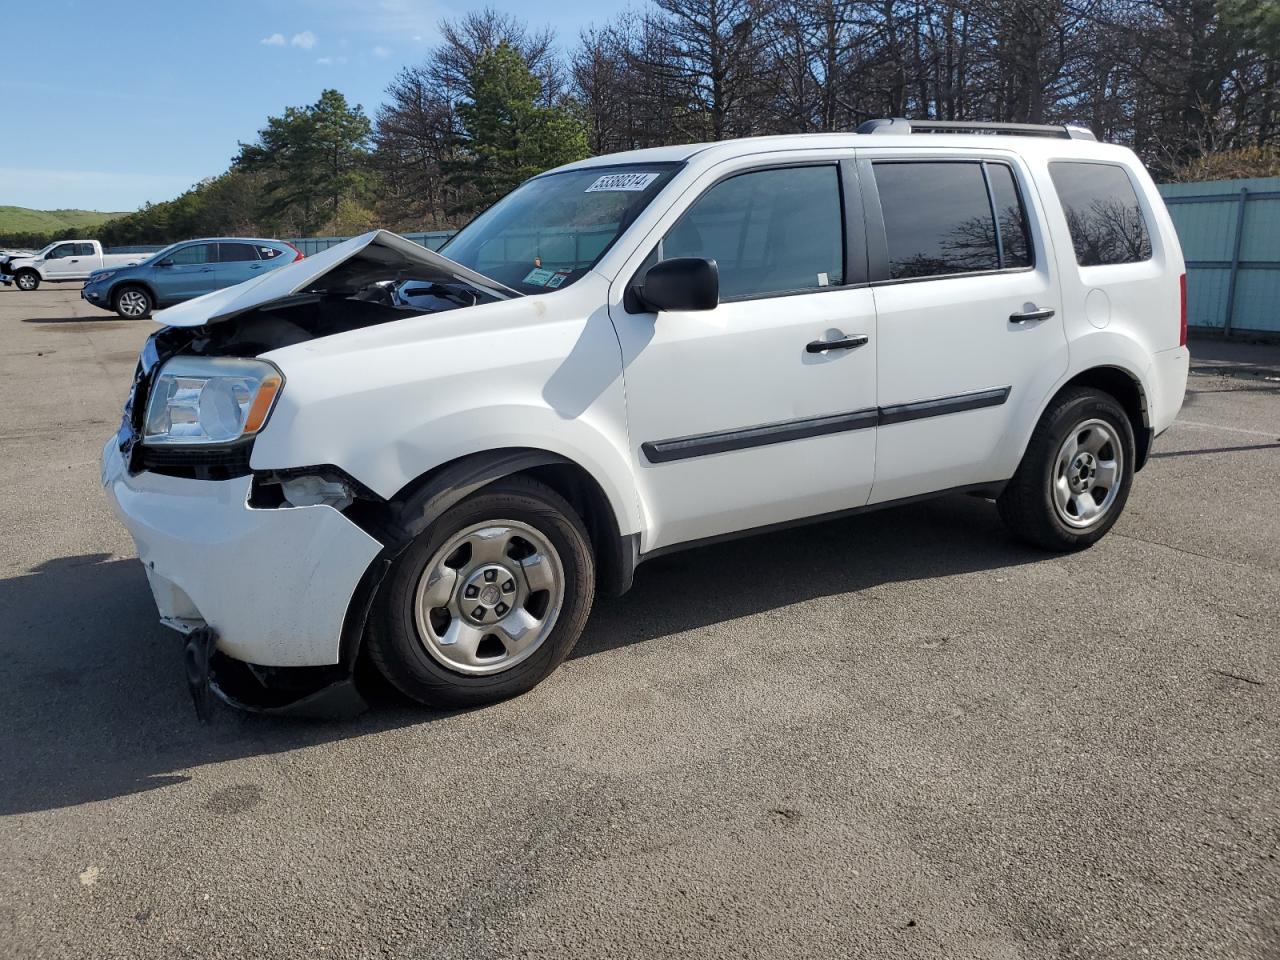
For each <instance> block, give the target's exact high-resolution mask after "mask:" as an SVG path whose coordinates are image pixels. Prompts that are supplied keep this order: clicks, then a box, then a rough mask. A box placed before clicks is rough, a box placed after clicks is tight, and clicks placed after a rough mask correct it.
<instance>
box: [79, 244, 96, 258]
mask: <svg viewBox="0 0 1280 960" xmlns="http://www.w3.org/2000/svg"><path fill="white" fill-rule="evenodd" d="M76 256H77V257H92V256H93V244H92V243H77V244H76Z"/></svg>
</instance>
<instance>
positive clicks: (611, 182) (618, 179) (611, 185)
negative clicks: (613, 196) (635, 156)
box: [583, 173, 658, 193]
mask: <svg viewBox="0 0 1280 960" xmlns="http://www.w3.org/2000/svg"><path fill="white" fill-rule="evenodd" d="M657 179H658V175H657V174H656V173H610V174H606V175H605V176H603V177H599V178H598V179H597V180H596V182H595V183H593V184H591V186H589V187H587V189H586V190H584V191H583V193H606V192H618V191H627V192H632V191H635V192H638V191H640V190H644V189H645V188H646V187H648V186H649V184H651V183H653V181H655V180H657Z"/></svg>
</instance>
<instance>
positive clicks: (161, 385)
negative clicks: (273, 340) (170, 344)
mask: <svg viewBox="0 0 1280 960" xmlns="http://www.w3.org/2000/svg"><path fill="white" fill-rule="evenodd" d="M283 384H284V378H283V377H282V376H281V375H280V371H279V370H277V369H276V368H275V366H273V365H272V364H270V363H267V362H266V361H265V360H240V359H235V358H232V357H174V358H173V359H172V360H170V361H169V362H168V363H166V364H165V365H164V366H163V367H161V368H160V373H159V375H158V376H157V377H156V378H155V382H154V383H153V384H152V387H151V397H150V399H149V400H148V401H147V420H146V424H145V426H144V428H143V437H142V442H143V443H145V444H147V445H149V446H159V445H162V444H201V443H228V442H230V441H233V440H239V439H240V438H242V437H248V436H252V435H253V434H255V433H257V432H258V431H259V430H261V429H262V425H263V424H264V423H266V422H267V416H268V415H269V414H270V413H271V408H272V406H273V405H274V404H275V400H276V397H277V396H278V395H279V393H280V388H281V386H282V385H283Z"/></svg>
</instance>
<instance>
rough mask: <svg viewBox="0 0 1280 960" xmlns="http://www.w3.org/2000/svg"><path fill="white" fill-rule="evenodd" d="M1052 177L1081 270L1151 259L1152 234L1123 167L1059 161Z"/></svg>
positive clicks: (1050, 165)
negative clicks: (1148, 230) (1148, 229)
mask: <svg viewBox="0 0 1280 960" xmlns="http://www.w3.org/2000/svg"><path fill="white" fill-rule="evenodd" d="M1049 175H1050V176H1051V177H1052V178H1053V185H1054V187H1055V188H1056V189H1057V191H1058V199H1059V200H1061V201H1062V212H1063V213H1064V214H1066V217H1067V228H1068V229H1069V230H1070V231H1071V245H1072V246H1073V247H1075V251H1076V263H1078V264H1080V266H1082V267H1096V266H1105V265H1109V264H1117V263H1140V262H1142V261H1143V260H1150V259H1151V235H1150V234H1149V233H1148V232H1147V222H1146V220H1145V219H1144V218H1143V216H1142V207H1141V206H1140V205H1139V204H1138V194H1137V191H1135V190H1134V189H1133V181H1131V180H1130V179H1129V174H1128V173H1127V172H1126V171H1125V169H1124V167H1119V166H1116V165H1115V164H1110V163H1085V162H1078V161H1066V160H1062V161H1055V162H1054V163H1051V164H1049Z"/></svg>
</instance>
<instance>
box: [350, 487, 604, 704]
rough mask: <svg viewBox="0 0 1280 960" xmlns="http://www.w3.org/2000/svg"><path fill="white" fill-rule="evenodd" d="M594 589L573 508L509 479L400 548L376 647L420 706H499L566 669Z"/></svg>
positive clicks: (389, 672)
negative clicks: (498, 702) (497, 703)
mask: <svg viewBox="0 0 1280 960" xmlns="http://www.w3.org/2000/svg"><path fill="white" fill-rule="evenodd" d="M594 591H595V563H594V560H593V557H592V554H591V548H590V540H589V539H588V536H587V532H586V529H585V528H584V526H583V524H582V521H581V519H580V518H579V517H578V516H577V514H576V513H575V512H574V510H573V508H572V507H571V506H570V505H569V504H568V503H567V502H566V501H565V500H564V499H563V498H562V497H560V496H559V495H558V494H557V493H555V491H553V490H551V489H550V488H549V487H546V486H544V485H543V484H540V483H537V482H536V481H533V480H530V479H527V478H523V477H514V478H509V479H506V480H500V481H497V482H496V483H493V484H490V485H489V486H487V487H485V488H483V489H482V490H480V491H478V492H477V493H476V494H474V495H473V496H471V497H469V498H468V499H466V500H464V501H462V503H460V504H458V505H457V506H456V507H454V508H453V509H452V510H450V511H449V512H447V513H446V514H445V515H444V516H443V517H441V518H440V519H439V520H438V521H436V522H435V523H434V524H432V525H431V526H430V527H429V528H428V529H427V530H426V531H424V532H423V533H422V534H421V535H419V537H418V538H417V540H415V541H414V542H413V543H412V544H411V545H410V546H409V547H408V548H407V549H406V550H405V552H404V553H403V554H401V556H400V558H399V559H398V560H397V561H396V563H395V565H394V567H393V568H392V570H391V572H390V574H389V575H388V577H387V582H386V584H385V585H384V587H383V589H382V591H381V592H380V596H381V605H382V609H381V611H380V612H381V615H380V616H379V617H376V618H375V622H374V623H373V624H372V625H371V631H370V636H369V653H370V656H371V658H372V659H373V661H374V663H375V664H376V665H377V666H378V668H379V669H380V670H381V671H382V673H383V674H384V675H385V676H386V678H387V679H388V680H390V681H391V683H392V684H394V685H395V686H396V687H397V688H399V689H400V691H401V692H403V693H405V694H406V695H408V696H410V697H412V698H413V699H415V700H417V701H419V702H421V703H425V704H428V705H431V706H476V705H479V704H484V703H491V702H493V701H496V700H501V699H504V698H506V697H511V696H515V695H516V694H519V693H523V692H525V691H526V690H529V689H531V688H532V687H534V686H536V685H537V684H538V683H540V682H541V681H542V680H543V679H544V678H545V677H546V676H547V675H549V674H550V673H551V672H552V671H553V670H555V668H556V667H557V666H559V665H560V663H561V661H563V660H564V658H565V657H566V656H568V655H569V652H570V651H571V650H572V649H573V646H574V644H575V643H577V640H578V637H579V635H580V634H581V633H582V628H583V626H584V625H585V624H586V620H587V615H588V613H589V612H590V610H591V602H592V599H593V595H594Z"/></svg>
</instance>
